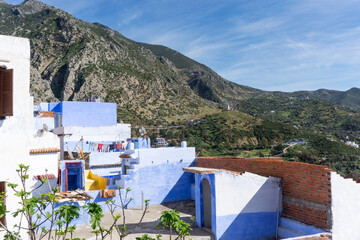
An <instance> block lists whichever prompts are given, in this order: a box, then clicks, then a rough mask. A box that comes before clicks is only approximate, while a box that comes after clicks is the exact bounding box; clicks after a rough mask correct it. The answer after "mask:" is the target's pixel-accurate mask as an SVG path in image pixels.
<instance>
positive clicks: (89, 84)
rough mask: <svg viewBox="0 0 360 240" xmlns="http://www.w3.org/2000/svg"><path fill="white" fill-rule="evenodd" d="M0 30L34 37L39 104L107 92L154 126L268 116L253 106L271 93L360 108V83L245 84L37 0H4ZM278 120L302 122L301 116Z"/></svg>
mask: <svg viewBox="0 0 360 240" xmlns="http://www.w3.org/2000/svg"><path fill="white" fill-rule="evenodd" d="M0 34H5V35H14V36H20V37H27V38H29V39H30V42H31V87H30V89H31V94H32V95H33V96H34V99H35V102H36V103H39V102H43V101H62V100H70V101H71V100H81V101H82V100H84V99H85V98H89V97H91V96H101V97H102V99H103V100H104V101H109V102H116V103H117V104H118V114H119V116H118V118H119V119H121V120H124V121H131V122H133V123H147V124H160V123H166V122H167V121H174V120H177V119H179V118H183V117H182V116H193V115H201V114H202V113H204V112H205V113H206V111H208V110H209V109H212V110H211V111H212V112H214V111H215V112H216V111H218V110H216V109H224V108H226V107H227V105H230V106H233V107H235V109H238V110H241V111H244V112H247V113H251V114H261V112H254V111H253V109H257V108H255V107H253V106H252V105H251V104H250V103H254V106H257V105H256V102H259V101H258V99H261V98H263V99H269V97H274V98H273V100H274V99H275V100H276V99H279V101H280V102H281V101H283V100H284V99H285V100H286V99H288V98H290V97H293V98H296V99H307V98H311V99H320V100H323V101H328V102H331V103H333V104H338V105H343V106H346V107H351V108H353V109H354V110H358V109H360V107H359V106H360V103H359V98H360V97H359V91H360V90H359V89H358V88H352V89H350V90H348V91H346V92H341V91H332V90H325V89H321V90H317V91H313V92H311V91H301V92H294V93H284V92H268V91H261V90H258V89H254V88H251V87H247V86H242V85H238V84H235V83H233V82H230V81H227V80H226V79H224V78H222V77H221V76H219V75H218V74H216V73H215V72H214V71H212V70H211V69H210V68H208V67H207V66H205V65H203V64H201V63H198V62H196V61H194V60H192V59H190V58H188V57H186V56H184V55H183V54H181V53H179V52H177V51H174V50H172V49H170V48H167V47H165V46H160V45H151V44H146V43H139V42H135V41H133V40H131V39H128V38H126V37H124V36H123V35H121V34H120V33H118V32H116V31H114V30H112V29H110V28H108V27H106V26H104V25H102V24H100V23H88V22H85V21H82V20H79V19H76V18H74V17H73V16H71V15H70V14H68V13H66V12H64V11H62V10H60V9H57V8H54V7H51V6H49V5H46V4H44V3H42V2H39V1H36V0H26V1H24V2H23V3H21V4H19V5H15V6H14V5H10V4H7V3H5V2H3V1H1V2H0ZM271 102H272V104H275V106H276V105H277V104H278V103H276V102H274V101H271ZM249 104H250V105H249ZM240 106H248V108H247V109H244V107H240ZM266 106H268V104H266ZM344 111H345V112H346V114H348V113H350V112H351V111H350V110H344ZM346 114H345V115H346ZM345 115H344V114H343V117H344V118H345V117H346V116H345ZM289 116H292V115H289ZM263 117H264V118H266V117H267V116H263ZM279 120H280V121H283V122H291V121H293V120H294V124H296V119H291V118H289V119H285V120H284V119H282V118H279Z"/></svg>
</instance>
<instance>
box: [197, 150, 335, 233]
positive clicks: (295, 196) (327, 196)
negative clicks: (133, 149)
mask: <svg viewBox="0 0 360 240" xmlns="http://www.w3.org/2000/svg"><path fill="white" fill-rule="evenodd" d="M196 166H197V167H205V168H218V169H227V170H231V171H236V172H251V173H255V174H259V175H262V176H266V177H268V176H274V177H279V178H282V181H283V216H285V217H289V218H292V219H294V220H297V221H300V222H303V223H306V224H310V225H313V226H317V227H320V228H324V229H331V225H332V223H331V184H330V172H331V171H332V170H331V169H328V168H327V167H326V166H321V165H313V164H307V163H299V162H285V161H282V159H281V158H223V157H202V158H197V159H196Z"/></svg>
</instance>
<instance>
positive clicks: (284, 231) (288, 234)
mask: <svg viewBox="0 0 360 240" xmlns="http://www.w3.org/2000/svg"><path fill="white" fill-rule="evenodd" d="M304 235H305V234H304V233H303V232H298V231H296V230H294V229H291V228H287V227H285V226H279V228H278V239H286V238H294V237H301V236H304Z"/></svg>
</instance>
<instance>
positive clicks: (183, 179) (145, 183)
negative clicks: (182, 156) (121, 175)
mask: <svg viewBox="0 0 360 240" xmlns="http://www.w3.org/2000/svg"><path fill="white" fill-rule="evenodd" d="M191 165H193V163H189V162H183V163H180V162H178V163H165V164H154V165H153V166H145V167H141V168H137V167H136V166H135V168H134V170H128V172H127V173H128V174H129V175H127V176H125V183H126V185H125V186H126V187H130V188H131V189H132V191H131V194H130V196H131V197H132V198H134V201H133V202H132V203H131V204H129V207H130V208H131V207H139V206H141V205H142V202H141V201H142V196H144V199H143V200H146V199H149V200H150V204H151V205H154V204H162V203H167V202H176V201H182V200H191V185H192V184H193V183H194V176H193V175H192V174H191V173H184V172H183V170H182V169H183V168H185V167H189V166H191Z"/></svg>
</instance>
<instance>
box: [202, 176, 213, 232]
mask: <svg viewBox="0 0 360 240" xmlns="http://www.w3.org/2000/svg"><path fill="white" fill-rule="evenodd" d="M201 186H202V206H203V209H202V212H203V216H204V218H203V219H204V227H206V228H211V186H210V183H209V180H207V179H203V180H202V182H201Z"/></svg>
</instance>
